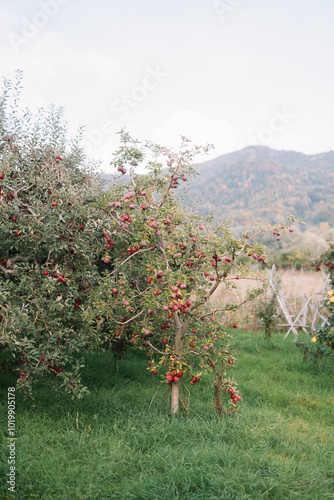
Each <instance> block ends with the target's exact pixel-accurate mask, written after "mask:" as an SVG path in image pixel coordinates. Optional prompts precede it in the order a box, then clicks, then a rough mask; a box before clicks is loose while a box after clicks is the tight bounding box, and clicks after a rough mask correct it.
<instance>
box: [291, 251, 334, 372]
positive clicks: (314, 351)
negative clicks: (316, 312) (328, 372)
mask: <svg viewBox="0 0 334 500" xmlns="http://www.w3.org/2000/svg"><path fill="white" fill-rule="evenodd" d="M313 265H314V267H315V269H316V271H320V266H321V265H323V266H324V267H325V269H327V270H328V271H329V277H330V283H331V285H332V288H333V289H332V290H329V291H328V295H327V297H326V298H325V300H324V307H325V313H324V315H325V316H326V318H327V323H326V324H325V325H323V326H321V327H320V328H319V329H318V330H317V332H316V333H315V335H314V336H313V337H312V339H311V342H312V344H311V345H310V344H308V343H305V342H300V341H298V340H297V342H296V344H297V346H298V347H300V348H302V349H303V351H304V361H305V362H306V361H307V359H308V357H309V356H311V360H312V362H313V363H318V362H319V360H323V359H326V358H328V357H329V358H330V359H331V361H332V362H333V359H334V245H333V244H331V245H330V248H329V249H328V250H327V251H326V252H324V253H323V254H322V255H321V256H320V257H319V259H317V260H316V261H315V262H314V263H313Z"/></svg>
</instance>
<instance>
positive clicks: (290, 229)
mask: <svg viewBox="0 0 334 500" xmlns="http://www.w3.org/2000/svg"><path fill="white" fill-rule="evenodd" d="M281 229H284V226H281ZM289 232H290V233H292V232H293V229H292V227H290V228H289ZM273 235H274V236H277V238H276V239H277V241H280V239H281V233H280V232H279V231H278V230H276V231H273Z"/></svg>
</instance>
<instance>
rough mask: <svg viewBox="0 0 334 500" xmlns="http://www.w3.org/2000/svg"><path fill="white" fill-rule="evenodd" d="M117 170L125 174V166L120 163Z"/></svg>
mask: <svg viewBox="0 0 334 500" xmlns="http://www.w3.org/2000/svg"><path fill="white" fill-rule="evenodd" d="M117 170H118V171H119V172H121V174H122V175H124V174H126V168H125V167H123V166H122V165H119V167H117Z"/></svg>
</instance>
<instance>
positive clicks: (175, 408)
mask: <svg viewBox="0 0 334 500" xmlns="http://www.w3.org/2000/svg"><path fill="white" fill-rule="evenodd" d="M173 317H174V323H175V357H176V363H177V362H178V361H181V360H182V348H183V335H182V333H183V332H182V324H181V322H180V320H179V315H178V313H177V312H174V313H173ZM179 402H180V381H178V382H176V383H175V382H173V383H172V397H171V406H170V412H171V415H175V414H176V413H178V412H179V406H180V404H179Z"/></svg>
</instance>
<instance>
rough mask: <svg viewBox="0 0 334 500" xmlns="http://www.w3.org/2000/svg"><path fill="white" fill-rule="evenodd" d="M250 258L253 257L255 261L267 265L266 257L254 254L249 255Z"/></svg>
mask: <svg viewBox="0 0 334 500" xmlns="http://www.w3.org/2000/svg"><path fill="white" fill-rule="evenodd" d="M248 257H253V259H254V260H257V261H259V262H263V264H264V265H266V264H267V261H266V260H265V258H264V257H261V255H257V254H256V253H253V254H250V253H249V254H248Z"/></svg>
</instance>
